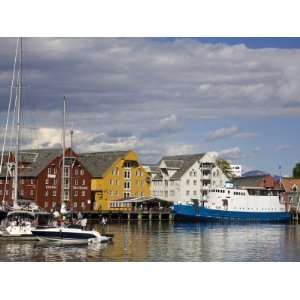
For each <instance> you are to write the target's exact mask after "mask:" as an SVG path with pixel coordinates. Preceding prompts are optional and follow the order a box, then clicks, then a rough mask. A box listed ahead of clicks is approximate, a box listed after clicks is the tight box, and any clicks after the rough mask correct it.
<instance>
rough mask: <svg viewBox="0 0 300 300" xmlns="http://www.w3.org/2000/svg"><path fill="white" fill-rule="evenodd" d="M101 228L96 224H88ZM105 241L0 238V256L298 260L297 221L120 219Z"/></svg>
mask: <svg viewBox="0 0 300 300" xmlns="http://www.w3.org/2000/svg"><path fill="white" fill-rule="evenodd" d="M92 226H93V227H94V228H97V229H98V230H101V228H100V225H98V224H93V225H92ZM106 230H107V231H108V232H110V233H113V234H114V239H113V242H110V243H108V244H89V245H61V244H56V243H45V242H21V241H20V242H15V241H0V260H1V261H95V262H112V261H121V262H123V261H125V262H126V261H142V262H143V261H145V262H149V261H150V262H156V261H162V262H168V261H175V262H179V261H199V262H201V261H205V262H209V261H229V262H233V261H241V262H252V261H271V262H272V261H300V225H294V224H200V223H170V222H158V221H156V222H154V221H153V222H149V221H144V222H130V223H129V222H128V223H127V222H125V223H117V224H109V225H107V228H106Z"/></svg>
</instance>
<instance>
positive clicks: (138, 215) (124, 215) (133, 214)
mask: <svg viewBox="0 0 300 300" xmlns="http://www.w3.org/2000/svg"><path fill="white" fill-rule="evenodd" d="M83 215H84V217H86V218H87V219H89V220H101V219H102V218H103V217H104V218H106V219H107V220H109V221H142V220H148V221H152V220H155V221H167V220H168V221H173V220H174V214H173V213H172V211H171V209H162V210H142V209H141V210H118V211H116V210H103V211H89V212H84V213H83Z"/></svg>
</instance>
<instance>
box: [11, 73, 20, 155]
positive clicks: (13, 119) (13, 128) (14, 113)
mask: <svg viewBox="0 0 300 300" xmlns="http://www.w3.org/2000/svg"><path fill="white" fill-rule="evenodd" d="M19 78H20V71H18V75H17V85H18V84H19V81H20V79H19ZM17 104H18V93H17V92H16V94H15V101H14V112H13V118H12V122H11V130H10V145H9V149H10V150H11V151H13V143H14V139H16V137H15V136H14V131H15V123H16V111H17Z"/></svg>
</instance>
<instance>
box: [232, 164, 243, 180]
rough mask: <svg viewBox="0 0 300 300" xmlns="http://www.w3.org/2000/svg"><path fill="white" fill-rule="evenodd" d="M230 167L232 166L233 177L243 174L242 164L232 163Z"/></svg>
mask: <svg viewBox="0 0 300 300" xmlns="http://www.w3.org/2000/svg"><path fill="white" fill-rule="evenodd" d="M230 168H231V172H232V175H233V177H241V176H242V166H241V165H232V164H230Z"/></svg>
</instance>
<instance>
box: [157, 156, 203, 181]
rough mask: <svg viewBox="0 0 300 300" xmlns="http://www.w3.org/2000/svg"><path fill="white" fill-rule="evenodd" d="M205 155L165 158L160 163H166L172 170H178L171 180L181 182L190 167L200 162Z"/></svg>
mask: <svg viewBox="0 0 300 300" xmlns="http://www.w3.org/2000/svg"><path fill="white" fill-rule="evenodd" d="M204 155H205V153H198V154H187V155H174V156H164V157H163V158H162V159H161V160H160V162H162V161H164V162H165V163H166V165H167V166H170V168H176V169H178V170H177V171H176V172H175V174H173V176H172V177H171V178H170V179H171V180H179V179H180V178H181V177H182V176H183V175H184V174H185V173H186V172H187V171H188V170H189V169H190V167H191V166H192V165H193V164H194V163H195V162H196V161H198V160H200V159H201V158H203V156H204Z"/></svg>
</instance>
